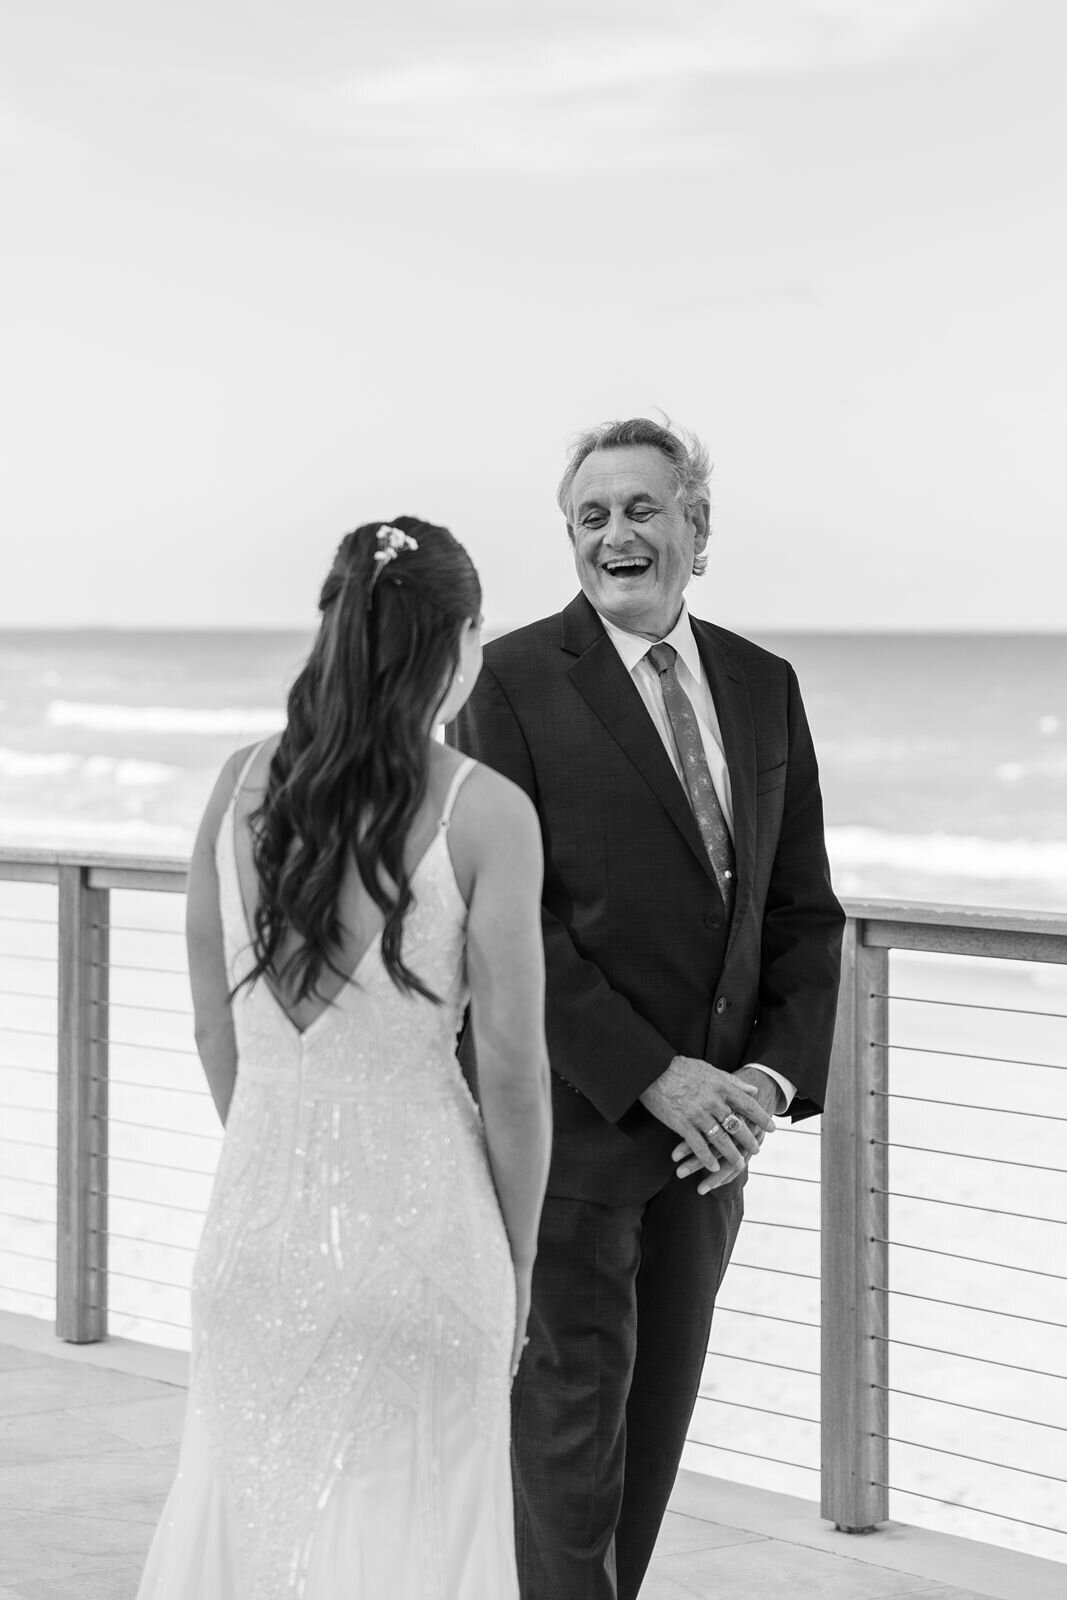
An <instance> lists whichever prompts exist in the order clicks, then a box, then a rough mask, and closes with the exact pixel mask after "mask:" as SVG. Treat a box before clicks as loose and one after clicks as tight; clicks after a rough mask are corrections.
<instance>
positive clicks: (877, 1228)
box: [822, 918, 889, 1533]
mask: <svg viewBox="0 0 1067 1600" xmlns="http://www.w3.org/2000/svg"><path fill="white" fill-rule="evenodd" d="M888 976H889V952H888V950H882V949H871V948H869V947H867V946H865V945H864V943H863V923H862V922H858V921H857V920H856V919H855V918H849V921H848V924H847V926H846V929H845V941H844V949H843V952H842V962H841V993H840V998H839V1001H838V1010H837V1029H836V1032H835V1035H834V1049H833V1059H832V1064H831V1069H830V1087H829V1092H828V1096H827V1109H826V1113H825V1115H824V1117H823V1133H822V1514H823V1516H824V1517H827V1518H829V1519H830V1521H832V1522H835V1523H836V1524H837V1526H838V1527H839V1528H841V1529H843V1530H844V1531H845V1532H846V1533H868V1532H870V1531H871V1529H873V1528H874V1526H875V1525H876V1524H877V1523H879V1522H884V1521H885V1520H886V1518H887V1517H888V1515H889V1494H888V1490H887V1489H886V1488H885V1487H884V1485H885V1484H886V1483H887V1482H888V1477H887V1463H888V1445H887V1443H886V1440H885V1438H884V1437H883V1436H884V1435H885V1434H886V1433H888V1431H889V1430H888V1428H887V1426H886V1419H887V1416H888V1395H887V1393H886V1384H887V1382H888V1370H889V1356H888V1346H887V1345H886V1342H885V1340H886V1334H887V1321H888V1318H887V1312H886V1304H885V1302H886V1296H885V1294H884V1293H881V1292H879V1290H878V1289H875V1288H873V1287H872V1285H882V1284H885V1283H886V1282H887V1278H886V1271H887V1256H888V1250H887V1247H886V1245H885V1244H882V1243H878V1242H877V1241H879V1240H884V1239H886V1238H887V1237H888V1234H887V1231H886V1230H887V1220H888V1211H889V1203H888V1200H887V1198H886V1196H885V1194H884V1193H879V1192H877V1191H879V1190H884V1189H886V1188H887V1183H886V1172H887V1168H888V1162H887V1151H886V1145H885V1140H886V1137H887V1134H886V1130H887V1127H888V1122H889V1113H888V1105H887V1101H886V1098H885V1091H886V1088H887V1064H886V1050H885V1049H884V1048H880V1047H879V1044H877V1043H875V1042H873V1041H879V1042H881V1041H885V1040H886V1039H887V1032H886V1029H887V1025H888V1004H887V1002H886V1000H885V999H884V998H882V997H884V996H885V994H886V993H887V992H888Z"/></svg>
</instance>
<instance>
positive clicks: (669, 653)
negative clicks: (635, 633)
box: [646, 644, 678, 675]
mask: <svg viewBox="0 0 1067 1600" xmlns="http://www.w3.org/2000/svg"><path fill="white" fill-rule="evenodd" d="M646 654H647V656H648V659H649V660H650V661H651V663H652V665H653V666H654V667H655V669H656V671H657V672H658V673H660V674H661V675H662V674H663V673H664V672H670V670H671V668H672V667H673V666H674V663H675V662H676V661H677V659H678V652H677V650H676V649H675V648H674V646H673V644H654V645H653V646H652V648H651V650H648V651H647V652H646Z"/></svg>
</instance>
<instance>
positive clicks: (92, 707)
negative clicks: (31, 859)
mask: <svg viewBox="0 0 1067 1600" xmlns="http://www.w3.org/2000/svg"><path fill="white" fill-rule="evenodd" d="M755 637H756V638H757V639H758V641H759V642H760V643H762V644H765V645H766V646H768V648H770V649H772V650H774V651H776V652H778V653H779V654H781V655H784V656H785V657H786V658H787V659H789V660H790V661H792V662H793V664H794V665H795V666H796V668H797V672H798V674H799V677H800V682H801V687H802V690H803V692H804V697H805V701H806V705H807V710H808V717H809V721H810V723H811V726H812V730H813V733H814V736H815V741H816V747H817V750H818V753H819V760H820V766H821V770H822V779H823V793H824V798H825V805H826V819H827V825H828V841H829V846H830V853H831V859H832V863H833V868H834V877H835V882H836V884H837V887H838V890H839V892H840V893H842V894H845V895H854V896H868V895H870V896H890V897H910V898H918V899H925V900H945V901H948V902H950V903H960V904H989V905H998V906H1020V907H1034V908H1042V909H1048V910H1064V909H1067V634H1060V635H1006V634H986V635H973V634H847V633H839V634H815V633H805V634H801V633H798V634H791V635H786V634H757V635H755ZM308 642H309V641H308V636H307V635H305V634H301V633H294V632H242V631H237V630H234V631H227V632H136V631H121V632H119V631H115V632H111V631H99V632H70V633H61V632H56V633H46V632H23V633H18V632H10V631H9V632H6V633H3V634H0V843H3V844H26V845H34V846H63V847H70V848H78V847H85V848H91V849H95V850H101V849H108V850H120V851H129V852H134V853H137V854H163V855H182V854H184V853H186V852H187V851H188V849H189V847H190V845H191V843H192V839H193V835H194V833H195V829H196V824H197V820H198V817H199V814H200V811H201V809H202V807H203V804H204V801H205V800H206V798H207V795H208V793H209V791H210V788H211V785H212V782H213V780H214V777H215V775H216V773H217V771H218V769H219V767H220V765H221V764H222V762H223V760H224V759H225V757H226V756H227V755H228V754H229V753H230V751H231V750H233V749H234V747H235V746H237V745H238V744H241V743H246V742H248V741H251V740H254V739H256V738H257V737H262V736H264V735H265V734H266V733H268V732H270V730H271V729H273V728H275V727H277V726H278V725H279V721H280V717H281V713H282V708H283V705H284V700H285V694H286V690H287V688H288V685H289V683H290V681H291V679H292V677H293V675H294V673H295V672H296V670H297V669H298V667H299V665H300V662H301V661H302V659H303V656H304V654H305V651H306V649H307V645H308Z"/></svg>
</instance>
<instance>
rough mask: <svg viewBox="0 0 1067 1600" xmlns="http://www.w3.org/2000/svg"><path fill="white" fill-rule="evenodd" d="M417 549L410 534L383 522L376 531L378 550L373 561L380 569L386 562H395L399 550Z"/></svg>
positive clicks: (415, 542) (416, 543) (416, 541)
mask: <svg viewBox="0 0 1067 1600" xmlns="http://www.w3.org/2000/svg"><path fill="white" fill-rule="evenodd" d="M418 548H419V542H418V540H417V539H413V538H412V537H411V535H410V533H405V532H404V530H403V529H402V528H393V527H390V525H389V523H387V522H384V523H383V524H382V526H381V527H380V528H379V529H378V548H377V550H376V551H375V552H374V559H375V561H376V562H377V563H378V566H379V568H381V567H384V566H385V564H386V562H387V561H395V560H396V558H397V556H398V555H399V554H400V552H401V550H417V549H418Z"/></svg>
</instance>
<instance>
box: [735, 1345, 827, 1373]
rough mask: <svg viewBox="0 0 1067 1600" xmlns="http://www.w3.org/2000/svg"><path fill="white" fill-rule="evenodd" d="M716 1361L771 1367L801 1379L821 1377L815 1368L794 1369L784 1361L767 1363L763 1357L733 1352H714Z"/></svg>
mask: <svg viewBox="0 0 1067 1600" xmlns="http://www.w3.org/2000/svg"><path fill="white" fill-rule="evenodd" d="M715 1359H716V1361H745V1362H747V1363H748V1364H749V1366H753V1367H773V1368H774V1370H775V1371H776V1372H795V1373H798V1374H799V1375H800V1376H801V1377H803V1378H818V1377H820V1376H821V1373H820V1372H819V1369H818V1368H817V1367H794V1366H790V1365H789V1364H788V1363H787V1362H785V1361H768V1360H766V1359H765V1358H764V1357H763V1356H742V1355H738V1353H737V1352H736V1351H735V1350H716V1351H715Z"/></svg>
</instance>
